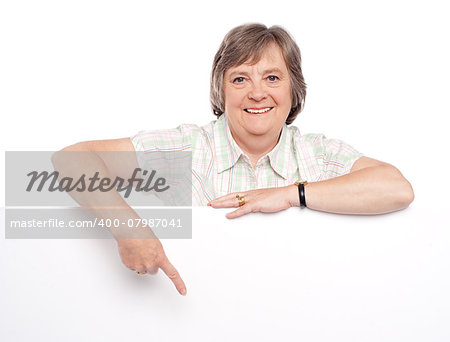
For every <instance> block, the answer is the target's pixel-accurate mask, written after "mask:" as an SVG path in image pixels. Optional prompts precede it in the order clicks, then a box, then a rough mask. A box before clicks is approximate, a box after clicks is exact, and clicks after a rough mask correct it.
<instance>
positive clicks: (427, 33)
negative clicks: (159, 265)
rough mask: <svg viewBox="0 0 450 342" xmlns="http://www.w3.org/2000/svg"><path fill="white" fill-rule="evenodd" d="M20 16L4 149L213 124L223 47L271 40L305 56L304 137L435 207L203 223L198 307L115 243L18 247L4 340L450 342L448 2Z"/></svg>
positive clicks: (6, 79)
mask: <svg viewBox="0 0 450 342" xmlns="http://www.w3.org/2000/svg"><path fill="white" fill-rule="evenodd" d="M0 4H1V5H0V113H1V120H2V124H1V125H0V140H1V146H2V150H13V151H14V150H57V149H60V148H62V147H64V146H67V145H69V144H72V143H75V142H77V141H82V140H92V139H107V138H120V137H126V136H131V135H133V134H135V133H136V132H138V131H140V130H144V129H157V128H173V127H176V126H178V125H179V124H181V123H194V124H197V125H204V124H206V123H208V122H209V121H211V120H214V118H215V117H214V116H213V114H212V113H211V110H210V105H209V75H210V68H211V64H212V59H213V56H214V54H215V52H216V50H217V48H218V47H219V45H220V42H221V40H222V38H223V36H224V35H225V34H226V33H227V32H228V31H229V30H230V29H231V28H233V27H234V26H237V25H239V24H242V23H247V22H262V23H264V24H266V25H269V26H270V25H274V24H278V25H281V26H283V27H285V28H286V29H287V30H288V31H289V32H291V34H292V35H293V36H294V37H295V39H296V41H297V43H298V45H299V46H300V50H301V52H302V58H303V71H304V77H305V80H306V83H307V84H308V92H307V97H306V107H305V110H304V111H303V112H302V113H301V114H300V116H299V117H298V118H297V120H296V121H295V123H294V124H295V125H297V126H298V127H300V130H301V132H303V133H309V132H311V133H324V134H325V135H326V136H327V137H330V138H339V139H342V140H344V141H346V142H347V143H349V144H351V145H353V146H354V147H355V148H357V149H358V150H360V151H361V152H363V153H364V154H365V155H367V156H369V157H373V158H376V159H380V160H383V161H386V162H389V163H392V164H394V165H395V166H397V167H398V168H399V169H400V170H401V171H402V172H403V174H404V175H405V177H406V178H407V179H408V180H410V182H411V183H412V185H413V187H414V190H415V195H416V199H415V201H414V202H413V204H412V205H411V207H410V208H408V209H407V210H404V211H402V212H399V213H394V214H390V215H384V216H378V217H351V216H339V215H330V214H324V213H319V212H313V211H309V210H304V211H302V212H298V210H297V209H294V208H293V209H290V210H288V211H286V212H282V213H278V214H273V215H261V214H253V215H249V216H247V217H244V218H241V219H238V220H234V221H228V220H226V219H225V218H224V214H225V213H226V212H227V211H226V210H223V211H222V210H213V209H211V208H195V209H194V228H193V229H194V230H193V232H194V238H193V239H192V240H189V241H163V243H164V246H165V248H166V251H167V254H168V255H169V258H170V259H171V260H172V262H173V263H174V264H175V266H176V267H177V268H178V269H179V271H180V273H181V275H182V276H183V278H184V280H185V281H186V283H187V286H188V296H187V297H181V296H178V295H177V293H176V292H175V290H174V289H173V288H172V287H171V284H169V281H168V280H167V279H166V278H165V277H164V276H163V275H162V274H158V275H157V276H155V277H137V276H136V275H135V274H134V273H133V272H130V271H129V270H127V269H125V268H124V267H123V266H122V265H121V263H120V259H119V257H118V254H117V251H116V247H115V242H114V241H112V240H111V241H100V240H86V241H85V240H71V241H66V240H5V239H1V240H0V241H1V242H0V244H1V247H0V257H1V259H0V281H1V283H0V300H1V306H0V315H1V316H0V318H1V319H0V325H1V329H0V339H1V340H2V341H13V340H14V341H17V340H22V341H25V340H30V339H33V340H37V341H44V340H45V341H60V340H67V341H69V340H70V341H79V340H106V339H109V340H111V341H116V340H123V339H125V338H131V339H133V340H136V341H141V340H149V339H152V338H153V340H157V341H159V340H169V341H172V340H180V339H184V340H185V339H187V340H193V339H194V338H195V339H197V340H205V341H213V340H223V341H229V340H243V341H244V340H245V341H248V340H267V341H273V340H277V339H278V340H286V341H289V340H304V341H380V340H383V341H399V340H408V341H448V340H450V329H449V328H448V327H447V326H446V325H445V323H448V321H450V309H449V307H450V296H449V294H448V288H450V278H449V270H450V267H449V266H450V252H449V250H450V248H449V247H450V234H449V232H448V227H449V222H450V220H449V219H450V215H449V213H448V212H449V209H450V206H449V204H448V203H449V201H448V189H449V187H448V181H447V178H448V177H447V172H448V170H450V162H449V157H448V150H449V147H450V144H449V143H448V139H447V136H448V126H449V125H448V123H447V117H448V116H449V115H450V105H449V104H448V97H449V95H448V94H449V90H450V87H449V85H448V82H449V79H450V67H449V63H448V61H449V60H450V48H449V44H448V32H450V24H449V22H448V13H449V12H448V10H447V9H446V8H445V1H426V2H425V1H377V2H371V3H369V2H362V1H308V2H306V1H292V2H289V1H222V2H216V3H206V2H204V3H203V2H195V1H186V2H176V1H171V2H168V3H165V4H163V3H161V2H157V3H156V2H150V1H128V2H125V1H92V0H91V1H9V2H6V1H1V2H0ZM0 175H1V176H2V178H3V177H4V155H2V156H1V165H0ZM1 190H2V196H1V198H2V199H1V201H2V202H1V203H2V205H4V196H3V194H4V186H3V184H2V185H1ZM1 220H2V221H1V222H3V217H1Z"/></svg>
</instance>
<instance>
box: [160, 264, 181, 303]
mask: <svg viewBox="0 0 450 342" xmlns="http://www.w3.org/2000/svg"><path fill="white" fill-rule="evenodd" d="M159 267H160V268H161V269H162V270H163V272H164V273H165V274H166V275H167V276H168V277H169V279H170V280H172V282H173V284H174V285H175V287H176V288H177V290H178V292H179V293H180V294H181V295H182V296H185V295H186V293H187V291H186V285H185V284H184V281H183V279H181V277H180V274H179V273H178V271H177V269H176V268H175V267H174V266H173V265H172V264H171V263H170V261H169V259H167V257H166V258H165V260H164V261H163V263H162V264H161V265H160V266H159Z"/></svg>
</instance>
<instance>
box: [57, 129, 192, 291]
mask: <svg viewBox="0 0 450 342" xmlns="http://www.w3.org/2000/svg"><path fill="white" fill-rule="evenodd" d="M127 151H128V152H129V153H126V152H127ZM134 152H135V149H134V146H133V144H132V143H131V140H130V139H129V138H123V139H115V140H99V141H87V142H80V143H77V144H74V145H71V146H68V147H66V148H64V149H62V150H61V151H59V152H56V153H55V154H54V155H53V157H52V162H53V165H54V167H55V170H56V171H58V172H59V174H60V177H70V178H72V179H79V177H80V176H81V175H82V174H85V175H93V174H94V173H96V172H98V177H99V178H100V179H105V178H109V179H115V177H121V178H123V179H128V178H130V176H131V175H132V174H133V171H134V170H135V169H136V168H138V162H137V159H136V153H134ZM69 194H70V195H71V196H72V197H73V198H74V199H75V200H76V201H77V202H78V203H79V204H80V205H81V206H82V207H85V208H86V209H88V210H89V211H90V212H91V213H93V215H94V216H97V217H100V218H104V219H106V218H109V219H111V220H113V219H118V220H119V222H128V220H129V219H132V220H133V222H141V221H140V220H135V219H139V216H138V215H137V213H136V212H135V211H134V210H133V209H132V208H131V207H130V206H129V205H128V204H127V203H126V202H125V200H124V199H123V198H122V196H121V195H120V194H119V193H118V192H117V190H115V189H113V190H111V191H107V192H100V191H93V192H88V191H85V192H77V191H72V192H70V193H69ZM145 228H146V229H145V231H146V233H147V235H145V237H144V236H142V234H139V236H137V238H131V237H132V236H133V235H132V234H133V232H131V231H132V230H133V229H132V228H129V227H121V229H120V230H117V229H110V232H111V234H113V236H114V237H115V238H116V241H117V244H118V249H119V253H120V257H121V259H122V262H123V263H124V265H125V266H126V267H128V268H130V269H132V270H135V271H138V272H142V273H150V274H155V273H156V272H157V271H158V269H159V268H161V269H162V270H163V271H164V273H166V275H167V276H168V277H169V278H170V279H171V280H172V282H173V283H174V285H175V287H176V288H177V290H178V292H179V293H180V294H182V295H184V294H186V286H185V284H184V282H183V280H182V279H181V277H180V275H179V273H178V271H177V270H176V269H175V267H174V266H173V265H172V264H171V263H170V261H169V260H168V258H167V256H166V254H165V252H164V249H163V247H162V245H161V242H160V241H159V240H158V239H157V238H156V236H155V235H154V234H153V232H152V231H151V229H150V228H148V227H145Z"/></svg>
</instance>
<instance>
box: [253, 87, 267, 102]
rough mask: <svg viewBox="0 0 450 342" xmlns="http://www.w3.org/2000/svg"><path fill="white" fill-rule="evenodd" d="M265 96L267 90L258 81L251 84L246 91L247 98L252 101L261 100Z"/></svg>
mask: <svg viewBox="0 0 450 342" xmlns="http://www.w3.org/2000/svg"><path fill="white" fill-rule="evenodd" d="M266 97H267V92H266V90H265V89H264V87H263V86H262V84H260V83H254V84H252V87H251V89H250V91H249V93H248V98H249V99H252V100H254V101H258V102H259V101H261V100H264V99H265V98H266Z"/></svg>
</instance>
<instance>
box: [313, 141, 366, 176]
mask: <svg viewBox="0 0 450 342" xmlns="http://www.w3.org/2000/svg"><path fill="white" fill-rule="evenodd" d="M307 139H308V140H310V142H311V145H312V148H313V153H314V156H315V159H316V161H317V163H318V165H319V169H320V171H321V172H320V177H319V179H318V180H326V179H330V178H334V177H338V176H342V175H345V174H347V173H349V172H350V170H351V168H352V166H353V163H354V162H355V161H356V160H358V159H359V158H360V157H362V156H363V154H362V153H360V152H358V151H357V150H356V149H355V148H353V147H352V146H351V145H348V144H346V143H345V142H343V141H342V140H339V139H327V138H326V137H325V135H323V134H308V135H307Z"/></svg>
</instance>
